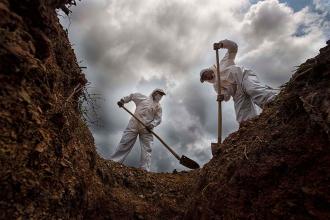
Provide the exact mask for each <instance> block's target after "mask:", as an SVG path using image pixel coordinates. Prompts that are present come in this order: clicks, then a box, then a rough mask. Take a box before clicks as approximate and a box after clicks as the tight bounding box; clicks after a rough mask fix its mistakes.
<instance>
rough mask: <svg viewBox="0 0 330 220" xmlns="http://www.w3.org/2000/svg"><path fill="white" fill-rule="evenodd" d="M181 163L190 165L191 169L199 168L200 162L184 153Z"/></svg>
mask: <svg viewBox="0 0 330 220" xmlns="http://www.w3.org/2000/svg"><path fill="white" fill-rule="evenodd" d="M180 164H182V165H183V166H185V167H188V168H190V169H198V168H199V164H198V163H196V162H195V161H193V160H192V159H190V158H188V157H186V156H185V155H182V156H181V158H180Z"/></svg>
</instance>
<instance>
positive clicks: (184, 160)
mask: <svg viewBox="0 0 330 220" xmlns="http://www.w3.org/2000/svg"><path fill="white" fill-rule="evenodd" d="M122 108H123V109H125V111H127V112H128V114H130V115H132V116H133V117H134V118H135V119H136V120H137V121H138V122H140V123H141V124H142V125H143V126H144V127H145V128H147V126H146V125H145V124H144V123H143V122H142V121H141V120H140V119H139V118H137V117H136V116H135V115H134V114H133V113H132V112H130V111H129V110H128V109H127V108H126V107H125V106H122ZM147 129H148V128H147ZM148 130H149V131H150V132H151V133H152V134H153V135H154V136H155V137H156V138H157V139H158V140H159V141H160V142H161V143H162V144H163V145H164V146H165V147H166V148H167V150H169V151H170V152H171V153H172V154H173V155H174V156H175V158H176V159H178V160H179V161H180V164H182V165H183V166H185V167H188V168H190V169H198V168H199V164H198V163H196V162H195V161H193V160H192V159H190V158H188V157H186V156H184V155H182V156H181V158H180V157H179V155H178V154H177V153H175V152H174V150H172V148H170V147H169V146H168V145H167V144H166V143H165V142H164V141H163V140H162V139H161V138H160V137H159V136H158V135H157V134H156V133H155V132H153V131H152V130H150V129H148Z"/></svg>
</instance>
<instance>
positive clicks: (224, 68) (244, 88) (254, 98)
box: [201, 39, 277, 123]
mask: <svg viewBox="0 0 330 220" xmlns="http://www.w3.org/2000/svg"><path fill="white" fill-rule="evenodd" d="M219 43H222V45H223V48H226V49H227V53H226V55H225V56H224V58H223V59H222V60H221V62H220V79H221V94H222V95H224V100H225V101H228V100H229V99H230V96H232V97H233V100H234V105H235V112H236V120H237V121H238V122H239V123H241V122H242V121H245V120H247V119H250V118H253V117H255V116H256V115H257V114H258V112H257V108H256V106H255V105H258V106H259V107H260V108H263V106H264V104H266V103H267V102H269V101H271V100H272V99H274V98H275V95H276V94H277V92H276V90H274V89H272V88H271V87H269V86H266V85H263V84H262V83H260V81H259V79H258V77H257V76H256V74H255V73H254V72H253V71H252V70H248V69H244V68H241V67H238V66H236V65H235V57H236V54H237V49H238V46H237V44H236V43H235V42H233V41H230V40H227V39H226V40H222V41H220V42H219ZM209 69H211V70H212V71H213V74H214V77H213V79H212V80H206V81H208V82H209V83H212V84H213V86H214V89H215V91H216V92H218V82H217V80H218V79H217V78H218V77H217V68H216V65H213V66H212V67H210V68H208V69H204V70H202V71H201V74H202V73H203V71H205V70H209Z"/></svg>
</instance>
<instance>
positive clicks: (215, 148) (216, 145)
mask: <svg viewBox="0 0 330 220" xmlns="http://www.w3.org/2000/svg"><path fill="white" fill-rule="evenodd" d="M214 49H215V53H216V59H217V77H218V91H217V92H218V95H221V82H220V65H219V49H218V48H214ZM221 134H222V110H221V100H218V143H211V151H212V155H213V156H214V155H215V154H216V152H217V151H218V150H219V149H220V144H221Z"/></svg>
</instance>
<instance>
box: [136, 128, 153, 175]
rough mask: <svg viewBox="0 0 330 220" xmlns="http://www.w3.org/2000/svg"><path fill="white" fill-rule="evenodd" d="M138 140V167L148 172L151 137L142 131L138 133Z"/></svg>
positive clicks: (145, 131)
mask: <svg viewBox="0 0 330 220" xmlns="http://www.w3.org/2000/svg"><path fill="white" fill-rule="evenodd" d="M139 139H140V145H141V160H140V167H141V168H142V169H144V170H146V171H150V164H151V151H152V149H151V147H152V145H153V136H152V134H151V133H150V132H149V131H147V130H145V129H144V130H143V131H141V132H140V135H139Z"/></svg>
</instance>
